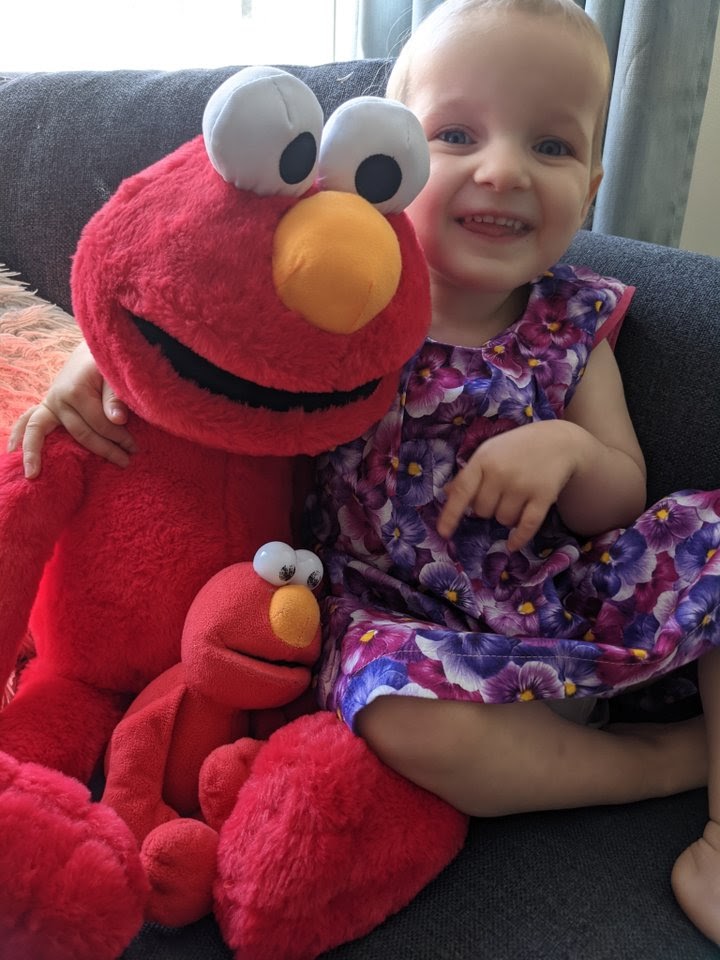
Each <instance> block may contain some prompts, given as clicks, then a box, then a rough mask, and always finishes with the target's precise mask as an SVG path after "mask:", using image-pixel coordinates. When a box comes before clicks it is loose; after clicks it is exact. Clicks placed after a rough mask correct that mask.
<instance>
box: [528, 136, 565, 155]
mask: <svg viewBox="0 0 720 960" xmlns="http://www.w3.org/2000/svg"><path fill="white" fill-rule="evenodd" d="M535 150H536V151H537V152H538V153H542V154H543V155H544V156H546V157H569V156H571V154H572V151H571V150H570V147H568V145H567V144H566V143H563V142H562V140H556V139H555V138H554V137H548V138H547V140H541V141H540V143H538V144H537V145H536V146H535Z"/></svg>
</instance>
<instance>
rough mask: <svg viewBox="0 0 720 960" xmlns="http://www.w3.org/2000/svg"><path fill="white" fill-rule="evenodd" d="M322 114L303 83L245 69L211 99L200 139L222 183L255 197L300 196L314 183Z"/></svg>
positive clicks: (281, 74) (281, 72)
mask: <svg viewBox="0 0 720 960" xmlns="http://www.w3.org/2000/svg"><path fill="white" fill-rule="evenodd" d="M322 125H323V114H322V108H321V106H320V104H319V103H318V101H317V98H316V97H315V94H314V93H313V92H312V90H310V88H309V87H308V86H306V85H305V84H304V83H303V82H302V80H298V78H297V77H294V76H292V74H289V73H286V72H285V71H284V70H277V69H275V68H274V67H247V68H246V69H245V70H240V71H239V72H238V73H235V74H233V76H231V77H229V78H228V79H227V80H226V81H225V83H223V84H222V85H221V86H220V87H218V89H217V90H216V91H215V93H214V94H213V95H212V96H211V97H210V99H209V101H208V104H207V106H206V108H205V113H204V115H203V136H204V138H205V148H206V150H207V152H208V156H209V157H210V162H211V163H212V165H213V166H214V167H215V169H216V170H217V171H218V173H219V174H220V176H221V177H223V179H224V180H227V181H228V183H234V184H235V186H236V187H239V188H240V189H242V190H252V191H253V192H255V193H257V194H259V195H260V196H266V195H272V194H286V195H290V196H300V195H301V194H302V193H304V192H305V191H306V190H307V189H308V187H309V186H310V185H311V183H312V182H313V180H314V178H315V172H316V165H317V164H316V161H317V149H318V144H319V142H320V135H321V132H322Z"/></svg>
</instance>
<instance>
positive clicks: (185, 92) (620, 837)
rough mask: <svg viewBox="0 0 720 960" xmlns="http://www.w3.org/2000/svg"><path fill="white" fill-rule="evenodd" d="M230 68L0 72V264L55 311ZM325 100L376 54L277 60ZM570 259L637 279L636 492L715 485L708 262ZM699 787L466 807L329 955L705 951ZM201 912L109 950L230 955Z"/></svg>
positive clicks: (623, 342) (718, 428)
mask: <svg viewBox="0 0 720 960" xmlns="http://www.w3.org/2000/svg"><path fill="white" fill-rule="evenodd" d="M233 69H235V68H232V67H228V68H227V69H223V70H207V71H204V70H187V71H177V72H171V73H159V72H127V71H126V72H111V73H79V74H29V75H23V76H14V77H7V78H0V130H1V131H2V136H0V262H5V263H7V265H8V266H9V267H10V268H12V269H14V270H18V271H20V273H21V274H22V277H23V278H24V279H25V280H27V281H28V282H29V283H30V284H32V285H33V286H35V287H37V288H38V289H39V292H40V293H41V294H42V295H43V296H45V297H47V298H48V299H50V300H54V301H56V302H58V303H60V304H61V305H62V306H64V307H66V308H69V307H70V303H69V288H68V275H69V267H70V257H71V254H72V251H73V249H74V246H75V243H76V241H77V237H78V234H79V232H80V229H81V227H82V225H83V223H84V222H85V221H86V220H87V219H88V217H89V216H90V215H91V214H92V213H93V211H94V210H95V209H97V207H99V206H100V205H101V204H102V203H103V202H104V200H105V199H106V198H107V197H108V196H109V195H110V194H111V193H112V192H113V191H114V189H115V188H116V186H117V184H118V183H119V181H120V180H121V179H122V178H123V177H124V176H127V175H129V174H131V173H133V172H135V171H137V170H138V169H140V168H141V167H143V166H146V165H147V164H148V163H150V162H152V161H153V160H155V159H157V158H159V157H160V156H162V155H164V154H165V153H167V152H168V151H170V150H171V149H173V148H174V147H175V146H177V145H178V144H179V143H181V142H182V141H184V140H187V139H189V138H190V137H192V136H194V135H195V134H196V133H198V132H199V130H200V119H201V114H202V109H203V106H204V103H205V100H206V99H207V97H208V96H209V94H210V92H211V91H212V90H213V89H214V88H215V87H216V86H217V85H218V84H219V83H220V82H221V81H222V80H223V79H224V78H225V77H226V76H228V75H229V74H230V73H231V72H232V71H233ZM289 69H290V70H291V71H292V72H294V73H296V74H297V75H299V76H301V77H302V78H303V79H304V80H305V81H306V82H308V83H309V84H310V86H311V87H313V89H314V90H315V91H316V93H317V94H318V96H319V97H320V99H321V102H322V103H323V104H324V107H325V109H326V112H328V113H329V112H330V111H331V110H332V109H334V107H335V106H337V105H338V103H340V102H341V101H342V100H343V99H345V98H347V97H348V96H352V95H356V94H362V93H381V92H382V89H383V87H384V82H385V78H386V73H387V63H386V62H385V61H358V62H353V63H341V64H331V65H328V66H325V67H290V68H289ZM568 260H570V261H571V262H574V263H583V264H586V265H587V266H590V267H592V268H593V269H595V270H597V271H599V272H600V273H605V274H610V275H613V276H616V277H618V278H620V279H621V280H624V281H625V282H627V283H631V284H635V285H636V286H637V288H638V291H637V294H636V296H635V298H634V300H633V303H632V304H631V307H630V310H629V313H628V316H627V319H626V321H625V325H624V328H623V331H622V333H621V336H620V339H619V342H618V346H617V355H618V359H619V362H620V365H621V368H622V372H623V377H624V381H625V385H626V391H627V396H628V402H629V405H630V409H631V413H632V415H633V418H634V421H635V423H636V426H637V429H638V433H639V436H640V439H641V442H642V445H643V448H644V450H645V453H646V456H647V460H648V465H649V485H650V495H651V499H653V500H655V499H658V498H659V497H660V496H662V494H664V493H667V492H670V491H671V490H675V489H679V488H683V487H688V486H697V487H720V456H718V454H720V441H719V440H718V437H719V436H720V393H719V392H718V391H717V389H716V388H715V383H716V379H717V357H718V355H719V354H720V261H718V260H715V259H712V258H709V257H702V256H699V255H696V254H689V253H684V252H680V251H677V250H672V249H669V248H665V247H658V246H653V245H650V244H645V243H640V242H639V241H633V240H620V239H618V238H615V237H603V236H600V235H597V234H587V233H581V234H579V235H578V237H577V238H576V240H575V241H574V243H573V245H572V247H571V250H570V252H569V254H568ZM705 812H706V795H705V792H704V791H695V792H692V793H688V794H684V795H682V796H679V797H673V798H669V799H667V800H655V801H649V802H647V803H641V804H635V805H633V806H626V807H618V808H607V809H601V808H593V809H589V810H578V811H570V812H561V813H544V814H534V815H531V816H528V815H526V816H516V817H507V818H502V819H499V820H493V821H479V820H478V821H474V822H473V824H472V828H471V832H470V837H469V839H468V843H467V845H466V847H465V849H464V850H463V851H462V853H461V855H460V856H459V857H458V858H457V860H456V861H455V862H454V863H453V864H451V865H450V867H448V869H447V870H445V871H444V873H443V874H442V875H441V876H440V877H438V878H437V879H436V880H435V881H434V882H433V883H432V884H431V885H430V886H429V887H427V888H426V889H425V890H424V891H423V892H422V893H421V894H420V896H419V897H418V898H417V899H416V900H415V902H414V903H412V904H411V905H410V906H408V907H407V908H406V909H405V910H403V911H401V912H400V913H399V914H398V915H396V916H395V917H392V918H390V919H389V920H388V921H387V922H386V923H385V924H383V925H382V926H381V927H380V928H378V929H377V930H375V931H374V932H373V933H372V934H370V935H369V936H368V937H366V938H364V939H363V940H361V941H357V942H356V943H353V944H346V945H344V946H342V947H339V948H337V949H336V950H334V951H331V952H330V953H329V954H328V955H327V960H381V958H382V960H477V958H481V957H482V958H485V957H487V958H492V960H510V958H513V960H517V958H520V960H611V958H612V960H617V958H619V960H625V958H627V960H705V958H707V960H710V958H711V957H717V956H718V951H717V948H715V947H713V946H712V945H711V944H709V942H708V941H706V940H705V938H704V937H702V936H701V935H700V934H699V933H698V932H697V931H696V930H695V929H694V928H693V927H692V926H691V924H690V923H689V922H688V921H687V920H686V919H685V917H684V916H683V914H682V913H681V912H680V910H679V909H678V907H677V905H676V904H675V901H674V899H673V897H672V893H671V891H670V886H669V879H668V878H669V872H670V867H671V865H672V862H673V860H674V857H675V856H676V855H677V854H678V853H679V852H680V850H681V849H682V848H683V847H684V846H685V845H686V844H687V843H688V842H689V841H690V840H692V839H693V838H694V837H696V836H697V835H698V834H699V833H700V832H701V830H702V826H703V823H704V818H705ZM230 956H231V954H230V952H229V951H228V950H227V948H226V947H224V946H223V944H222V941H221V939H220V937H219V934H218V932H217V928H216V927H215V925H214V922H213V921H212V919H210V918H208V919H207V920H204V921H202V922H201V923H198V924H195V925H193V926H192V927H189V928H187V929H185V930H181V931H176V930H173V931H168V930H163V929H161V928H157V927H153V926H147V927H146V928H145V929H144V930H143V932H142V934H141V935H140V936H139V937H138V938H137V939H136V941H135V942H134V943H133V944H132V945H131V946H130V947H129V948H128V950H127V951H126V953H125V954H124V957H123V960H201V958H202V960H228V958H230ZM277 960H282V958H277Z"/></svg>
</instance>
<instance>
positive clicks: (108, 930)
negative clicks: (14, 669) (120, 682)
mask: <svg viewBox="0 0 720 960" xmlns="http://www.w3.org/2000/svg"><path fill="white" fill-rule="evenodd" d="M123 706H124V702H123V701H122V700H121V699H120V698H118V697H116V696H111V695H107V694H102V693H101V692H99V691H96V690H93V689H92V688H90V687H88V686H86V685H85V684H81V683H78V682H75V681H69V680H64V679H62V678H59V677H52V676H48V675H47V674H46V675H41V673H40V672H39V671H38V670H37V669H36V668H35V665H34V664H33V665H31V666H30V667H28V668H27V670H26V672H25V673H24V674H23V677H22V681H21V684H20V689H19V691H18V693H17V694H16V696H15V698H14V699H13V700H12V701H11V703H10V705H9V706H8V707H7V708H6V709H5V710H4V711H3V712H2V714H0V960H17V958H20V957H27V958H32V960H116V958H117V957H118V956H119V955H120V954H121V953H122V951H123V950H124V949H125V947H126V946H127V945H128V943H129V942H130V940H131V939H132V938H133V936H134V935H135V934H136V933H137V931H138V930H139V928H140V926H141V923H142V919H143V907H144V903H145V899H146V897H147V884H146V880H145V876H144V873H143V869H142V866H141V863H140V857H139V851H138V849H137V844H136V842H135V838H134V837H133V835H132V833H131V832H130V830H129V828H128V827H127V826H126V825H125V823H124V822H123V821H122V820H121V819H120V818H119V817H118V816H117V814H116V813H115V812H114V811H113V810H111V809H110V808H109V807H106V806H104V805H102V804H97V803H92V802H91V800H90V795H89V791H88V790H87V788H86V787H84V786H83V785H82V783H79V782H78V780H82V781H87V780H88V779H89V778H90V775H91V773H92V771H93V769H94V767H95V765H96V764H97V761H98V759H99V758H100V757H101V756H102V751H103V749H104V746H105V743H106V742H107V739H108V737H109V736H110V732H111V730H112V728H113V726H114V725H115V723H116V722H117V720H118V719H119V717H120V715H121V712H122V709H123ZM27 761H34V762H27ZM61 771H64V772H61ZM66 774H70V775H71V776H67V775H66ZM73 777H75V778H77V779H73Z"/></svg>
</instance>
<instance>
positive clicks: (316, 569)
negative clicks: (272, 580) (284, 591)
mask: <svg viewBox="0 0 720 960" xmlns="http://www.w3.org/2000/svg"><path fill="white" fill-rule="evenodd" d="M295 557H296V561H297V566H296V570H295V576H294V577H293V578H292V581H291V582H292V583H302V584H304V585H305V586H307V587H310V589H311V590H314V589H315V587H317V585H318V584H319V583H320V581H321V580H322V575H323V565H322V562H321V560H320V557H319V556H318V555H317V554H316V553H313V552H312V550H296V551H295Z"/></svg>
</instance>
